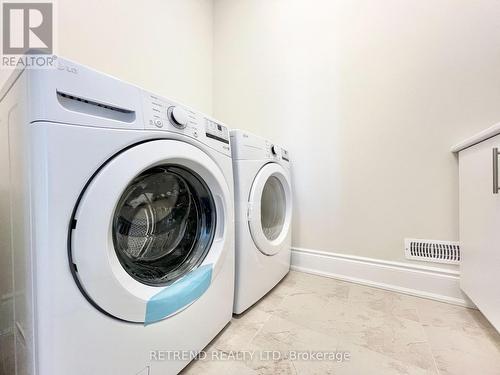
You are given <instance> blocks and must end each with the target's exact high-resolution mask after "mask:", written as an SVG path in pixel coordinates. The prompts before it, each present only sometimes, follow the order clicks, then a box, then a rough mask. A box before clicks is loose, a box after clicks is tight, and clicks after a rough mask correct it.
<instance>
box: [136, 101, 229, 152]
mask: <svg viewBox="0 0 500 375" xmlns="http://www.w3.org/2000/svg"><path fill="white" fill-rule="evenodd" d="M143 98H144V123H145V124H144V127H145V129H147V130H163V131H169V132H175V133H179V134H184V135H187V136H189V137H191V138H194V139H196V140H198V141H200V142H203V143H204V144H206V145H208V146H210V147H212V148H215V149H216V150H218V151H221V152H223V153H224V154H226V155H231V148H230V146H229V131H228V129H227V127H226V126H224V125H222V124H219V123H217V122H215V121H213V120H212V119H209V118H207V117H206V116H204V115H203V114H201V113H198V112H195V111H193V110H191V109H189V108H187V107H184V106H182V105H180V104H177V103H175V102H173V101H170V100H168V99H165V98H162V97H160V96H157V95H154V94H151V93H148V92H144V94H143Z"/></svg>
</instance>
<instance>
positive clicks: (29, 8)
mask: <svg viewBox="0 0 500 375" xmlns="http://www.w3.org/2000/svg"><path fill="white" fill-rule="evenodd" d="M52 31H53V8H52V3H3V53H4V55H22V54H37V55H40V54H51V53H53V32H52Z"/></svg>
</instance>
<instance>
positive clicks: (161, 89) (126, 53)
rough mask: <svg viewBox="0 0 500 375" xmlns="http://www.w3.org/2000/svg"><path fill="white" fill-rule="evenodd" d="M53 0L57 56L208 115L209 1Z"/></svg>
mask: <svg viewBox="0 0 500 375" xmlns="http://www.w3.org/2000/svg"><path fill="white" fill-rule="evenodd" d="M56 3H57V13H58V16H57V22H56V23H55V28H56V30H57V35H56V36H57V40H58V47H59V48H58V51H57V53H58V54H59V55H61V56H64V57H66V58H69V59H72V60H74V61H76V62H79V63H81V64H85V65H89V66H91V67H93V68H95V69H98V70H100V71H103V72H105V73H108V74H111V75H114V76H116V77H118V78H121V79H124V80H126V81H129V82H131V83H134V84H136V85H139V86H141V87H144V88H146V89H148V90H151V91H153V92H155V93H158V94H160V95H163V96H166V97H169V98H172V99H175V100H178V101H180V102H183V103H185V104H188V105H189V106H191V107H193V108H196V109H198V110H201V111H204V112H206V113H208V114H211V112H212V71H213V69H212V50H213V49H212V47H213V43H212V41H213V29H212V21H213V17H212V15H213V14H212V10H213V3H212V1H211V0H148V1H142V2H141V1H134V0H105V1H102V0H71V1H70V0H59V1H56ZM2 78H3V79H5V72H1V74H0V81H1V80H2Z"/></svg>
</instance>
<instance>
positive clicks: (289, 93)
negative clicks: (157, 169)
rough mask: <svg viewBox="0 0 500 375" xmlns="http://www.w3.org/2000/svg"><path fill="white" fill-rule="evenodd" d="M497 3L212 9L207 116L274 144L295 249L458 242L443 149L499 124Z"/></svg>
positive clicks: (269, 2)
mask: <svg viewBox="0 0 500 375" xmlns="http://www.w3.org/2000/svg"><path fill="white" fill-rule="evenodd" d="M499 20H500V2H498V1H496V0H478V1H466V0H436V1H421V0H407V1H400V0H384V1H372V0H323V1H322V0H311V1H305V0H215V7H214V35H215V38H214V115H215V116H216V117H218V118H220V119H221V120H222V121H225V122H227V123H228V124H229V125H230V126H233V127H240V128H244V129H247V130H250V131H254V132H256V133H259V134H262V135H264V136H268V137H270V138H272V139H275V140H276V141H277V142H282V143H284V144H285V145H286V146H287V147H289V149H290V150H291V157H292V160H293V167H294V169H293V172H294V186H295V203H296V205H295V207H296V210H295V220H294V227H293V230H294V237H293V244H294V246H297V247H305V248H310V249H318V250H325V251H333V252H339V253H348V254H355V255H362V256H368V257H374V258H382V259H389V260H401V259H402V257H403V250H402V242H403V238H404V237H416V238H429V239H443V240H457V238H458V197H457V194H458V192H457V173H458V172H457V165H456V160H455V158H454V156H453V155H452V154H451V153H450V152H449V148H450V146H451V145H453V144H454V143H456V142H458V141H460V140H462V138H466V137H467V136H469V135H471V134H472V133H475V132H476V131H479V130H482V129H483V128H486V127H487V126H490V125H492V124H493V123H495V122H498V121H500V22H499Z"/></svg>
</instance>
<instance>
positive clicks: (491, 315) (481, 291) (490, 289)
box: [459, 135, 500, 331]
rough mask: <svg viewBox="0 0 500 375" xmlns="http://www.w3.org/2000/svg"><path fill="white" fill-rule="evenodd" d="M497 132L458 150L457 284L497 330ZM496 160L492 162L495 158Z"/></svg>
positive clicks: (499, 265)
mask: <svg viewBox="0 0 500 375" xmlns="http://www.w3.org/2000/svg"><path fill="white" fill-rule="evenodd" d="M497 149H498V150H499V151H500V135H497V136H495V137H493V138H490V139H487V140H484V141H482V142H480V143H478V144H476V145H474V146H471V147H469V148H466V149H464V150H462V151H460V152H459V170H460V248H461V254H462V259H461V281H460V284H461V287H462V289H463V291H464V292H465V293H466V294H467V295H468V296H469V298H470V299H471V300H472V301H473V302H474V303H475V304H476V306H477V307H478V308H479V310H481V312H482V313H483V314H484V315H485V316H486V317H487V318H488V320H489V321H490V322H491V323H492V324H493V325H494V326H495V328H496V329H497V330H499V331H500V192H498V191H497V190H498V189H497V188H498V185H499V181H498V174H499V171H498V165H499V164H500V162H499V159H498V158H499V155H498V154H497V153H496V150H497ZM495 159H496V161H495Z"/></svg>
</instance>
